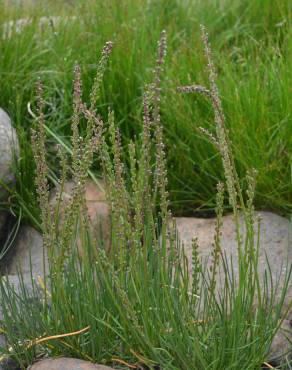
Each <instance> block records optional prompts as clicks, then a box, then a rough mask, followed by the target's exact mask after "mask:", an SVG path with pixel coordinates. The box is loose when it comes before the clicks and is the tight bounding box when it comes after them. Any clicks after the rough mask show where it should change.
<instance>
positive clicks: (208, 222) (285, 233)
mask: <svg viewBox="0 0 292 370" xmlns="http://www.w3.org/2000/svg"><path fill="white" fill-rule="evenodd" d="M256 216H259V217H260V218H261V228H260V238H261V239H260V250H259V266H258V271H259V276H260V278H262V277H263V276H264V272H265V270H267V268H268V266H267V261H266V256H267V258H268V261H269V262H270V267H271V274H272V277H273V281H276V279H278V278H279V277H280V286H281V282H283V278H284V275H285V272H286V263H287V262H288V263H289V264H290V263H291V262H292V240H291V235H290V230H291V224H290V222H289V221H288V220H287V219H286V218H283V217H281V216H278V215H276V214H273V213H271V212H257V213H256ZM176 223H177V228H178V235H179V237H180V240H181V241H182V243H183V245H184V249H185V252H186V255H187V258H188V261H189V262H188V263H189V269H190V271H191V257H192V247H191V240H192V238H193V237H197V238H198V245H199V254H200V255H201V257H202V258H203V259H206V260H207V266H208V265H209V266H210V263H211V259H210V258H209V256H210V253H211V251H212V243H213V240H214V231H215V223H216V219H215V218H212V219H200V218H185V217H178V218H176ZM241 224H243V222H242V221H241ZM242 230H244V227H243V226H242ZM221 231H222V238H221V245H222V250H223V251H224V252H226V256H227V257H228V258H229V260H230V257H231V256H232V260H233V265H234V271H235V273H237V268H236V267H237V261H238V258H237V242H236V233H235V226H234V222H233V216H232V215H228V216H225V217H223V226H222V229H221ZM243 235H244V233H243ZM222 283H223V282H222V281H220V278H218V279H217V284H218V287H217V288H218V290H220V286H221V284H222ZM280 293H281V291H280V290H279V292H278V296H279V295H280ZM291 299H292V286H291V284H289V289H288V292H287V296H286V299H285V302H284V310H285V309H286V308H288V305H289V303H290V302H291ZM291 318H292V311H291V313H290V314H289V315H288V317H287V320H285V321H284V323H283V325H282V328H281V330H279V331H278V333H277V334H276V336H275V338H274V341H273V344H272V347H271V350H270V358H281V357H282V356H283V355H284V354H285V353H286V352H287V351H288V350H290V351H291V344H289V341H288V340H287V339H286V335H285V334H284V332H285V328H286V327H287V322H288V321H289V320H290V319H291ZM290 333H291V334H292V328H291V326H290ZM291 338H292V335H290V339H291ZM289 347H290V348H289Z"/></svg>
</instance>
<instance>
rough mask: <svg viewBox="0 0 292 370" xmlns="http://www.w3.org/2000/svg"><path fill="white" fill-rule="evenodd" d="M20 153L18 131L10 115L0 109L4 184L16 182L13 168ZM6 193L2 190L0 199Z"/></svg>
mask: <svg viewBox="0 0 292 370" xmlns="http://www.w3.org/2000/svg"><path fill="white" fill-rule="evenodd" d="M18 152H19V146H18V140H17V135H16V131H15V129H14V128H13V127H12V123H11V120H10V118H9V116H8V114H7V113H6V112H5V111H4V110H3V109H1V108H0V180H1V181H3V182H4V183H11V182H13V180H14V174H13V171H12V170H11V166H12V164H13V161H14V158H15V156H17V155H18ZM5 193H6V192H5V191H4V190H3V189H2V190H1V192H0V197H1V196H3V194H5Z"/></svg>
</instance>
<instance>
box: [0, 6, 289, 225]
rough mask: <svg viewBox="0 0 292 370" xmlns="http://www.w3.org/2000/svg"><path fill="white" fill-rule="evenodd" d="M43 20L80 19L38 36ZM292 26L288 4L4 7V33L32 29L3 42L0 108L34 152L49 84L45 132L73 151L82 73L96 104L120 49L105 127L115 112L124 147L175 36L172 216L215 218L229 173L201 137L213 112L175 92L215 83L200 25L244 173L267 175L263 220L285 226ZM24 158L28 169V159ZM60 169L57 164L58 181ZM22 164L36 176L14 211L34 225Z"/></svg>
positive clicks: (106, 100) (169, 89) (166, 107)
mask: <svg viewBox="0 0 292 370" xmlns="http://www.w3.org/2000/svg"><path fill="white" fill-rule="evenodd" d="M72 4H73V5H72ZM44 14H49V15H62V14H66V15H67V16H68V17H70V16H77V19H76V20H74V21H71V22H63V23H61V24H60V25H59V26H58V27H55V28H53V27H51V26H47V27H44V29H43V30H41V31H40V30H39V27H38V18H39V17H40V16H42V15H44ZM291 15H292V3H291V1H290V0H276V1H275V0H273V1H272V0H261V1H248V0H232V1H231V0H220V1H219V0H218V1H214V0H193V1H187V0H186V1H178V0H159V1H142V0H135V1H134V0H127V1H124V2H121V1H114V0H113V1H110V2H109V3H108V2H107V3H106V4H105V3H104V2H102V1H99V0H95V1H93V0H90V1H78V2H75V3H74V2H73V3H70V2H68V3H65V4H64V3H63V2H51V3H47V2H46V4H45V5H42V3H40V6H36V7H33V8H29V7H27V8H25V9H21V8H18V9H17V8H16V9H15V8H13V9H11V8H4V6H2V9H1V12H0V24H3V22H5V21H7V20H11V19H12V20H13V19H18V18H20V17H25V16H31V17H32V19H33V22H32V24H31V25H29V26H27V27H26V28H25V29H24V30H23V32H22V33H21V34H15V35H14V36H13V37H12V38H10V39H8V40H1V41H0V79H1V87H0V89H1V91H0V106H2V107H3V108H5V109H6V110H8V112H9V113H10V114H11V116H12V118H13V120H14V122H15V125H16V127H17V128H18V129H19V130H22V129H24V130H26V131H27V133H28V134H27V139H25V137H24V136H23V137H22V139H21V142H22V145H23V147H26V148H27V146H28V145H29V144H28V142H29V127H31V125H32V117H31V116H30V114H29V113H28V110H27V103H28V102H32V103H33V100H34V86H35V82H36V80H37V78H38V77H40V78H41V79H42V80H43V82H44V85H45V86H46V92H45V98H46V102H47V112H46V116H47V117H46V120H47V124H48V126H49V127H50V129H51V130H53V132H54V133H55V134H56V135H58V136H59V138H60V139H61V140H65V141H66V140H68V136H69V134H70V130H69V126H70V125H69V121H70V116H71V106H72V99H71V91H72V82H71V81H72V70H73V65H74V62H75V61H76V60H78V61H80V63H81V66H82V71H83V75H84V98H85V100H88V94H89V87H90V81H91V79H92V77H93V75H94V73H95V67H96V65H95V64H94V62H93V61H95V60H96V58H97V57H98V55H99V50H100V49H101V46H102V45H103V43H104V42H105V41H106V40H109V39H111V40H113V41H114V43H115V46H114V51H113V55H112V59H111V65H110V68H109V71H108V73H107V75H106V81H107V86H106V89H103V92H102V99H101V101H100V104H99V109H100V112H101V114H102V115H103V116H104V117H105V115H106V111H107V108H106V107H107V106H108V105H110V106H111V107H112V109H113V110H114V111H115V115H116V121H117V123H118V126H119V127H120V128H121V131H122V135H123V139H124V141H123V143H124V144H126V143H127V142H128V141H129V139H130V138H133V137H134V136H135V135H137V134H138V133H139V132H140V131H141V123H140V122H141V121H140V118H141V104H140V101H141V95H142V91H143V84H144V82H147V81H149V79H150V76H151V66H152V65H153V56H154V50H155V47H156V40H157V38H158V35H159V34H160V32H161V30H162V29H166V31H167V34H168V45H169V54H168V55H169V57H168V58H167V61H166V72H165V73H166V79H165V82H164V85H163V91H164V100H163V102H162V119H163V121H164V123H165V135H166V146H167V159H168V172H169V189H170V192H171V206H172V208H173V210H174V211H175V212H176V213H177V214H193V213H194V212H195V211H198V210H214V206H215V197H214V193H215V188H216V183H217V182H218V180H220V179H221V180H222V173H223V172H222V166H221V163H220V159H219V157H218V155H217V153H216V150H215V149H214V147H213V146H212V144H210V143H209V142H208V141H207V140H206V138H204V137H202V135H201V134H200V133H199V132H197V131H196V130H194V129H193V127H194V126H195V127H199V126H203V127H206V128H209V127H210V126H211V122H212V120H213V117H212V111H211V109H210V106H209V105H208V103H206V102H205V101H204V100H203V99H202V98H201V97H197V98H194V97H192V96H190V97H184V98H183V97H181V96H180V95H179V94H177V92H176V86H178V85H182V84H188V83H193V82H196V83H202V84H203V83H204V82H205V80H206V77H205V73H204V68H203V63H204V62H203V56H202V52H201V50H200V48H199V44H200V33H199V31H198V30H199V24H200V23H203V24H205V25H206V26H207V28H208V30H209V32H210V39H211V43H212V46H213V50H214V55H215V61H216V64H217V65H218V69H219V80H218V84H219V87H220V91H221V94H222V97H223V105H224V109H225V113H226V118H227V123H226V124H227V126H228V128H229V131H230V138H231V141H232V144H233V149H234V151H235V154H236V164H237V168H238V171H239V173H240V174H241V175H244V174H245V172H246V170H247V169H248V168H250V167H255V168H256V169H257V170H258V172H259V174H258V179H257V181H258V185H257V192H256V197H255V205H256V207H257V208H258V209H268V210H275V211H276V212H278V213H280V214H288V213H289V212H290V211H291V204H292V199H291V168H292V162H291V145H292V141H291V137H292V135H291V134H292V132H291V131H292V125H291V105H292V101H291V96H292V95H291V78H292V67H291V63H290V62H289V61H290V59H291V54H292V42H291ZM32 106H33V105H32ZM52 141H54V140H53V139H52V138H50V139H49V142H52ZM25 151H26V154H24V155H28V158H29V157H30V154H29V149H25ZM23 153H24V151H23ZM54 158H55V156H54V155H53V154H52V155H51V160H50V165H51V168H52V170H53V171H55V170H56V167H57V164H56V163H55V160H54ZM23 163H26V164H27V166H28V167H27V169H26V168H25V165H24V166H23V168H22V179H21V181H22V185H20V186H21V187H22V194H24V195H23V199H22V201H21V200H17V201H16V205H15V208H17V207H18V208H19V206H20V207H22V205H24V204H25V205H26V208H27V209H28V210H29V212H26V211H24V212H23V215H24V217H27V218H28V219H31V217H30V215H31V214H33V215H36V214H37V211H36V210H35V209H34V206H33V207H32V206H31V204H34V202H32V203H31V202H30V201H29V200H30V196H27V193H28V192H30V190H31V189H30V182H31V171H30V167H31V165H30V163H29V160H27V159H24V162H23ZM96 168H97V167H96ZM97 169H98V168H97ZM242 185H243V186H245V184H244V183H243V184H242ZM27 187H28V190H26V188H27ZM25 193H26V195H25ZM17 198H20V197H19V196H18V197H17ZM226 206H227V205H226ZM32 222H34V221H32Z"/></svg>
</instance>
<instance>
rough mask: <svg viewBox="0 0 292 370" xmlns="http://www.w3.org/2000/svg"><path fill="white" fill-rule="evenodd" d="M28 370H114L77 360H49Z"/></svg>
mask: <svg viewBox="0 0 292 370" xmlns="http://www.w3.org/2000/svg"><path fill="white" fill-rule="evenodd" d="M27 370H113V369H112V368H111V367H108V366H104V365H96V364H93V363H91V362H89V361H84V360H79V359H75V358H66V357H60V358H48V359H45V360H41V361H39V362H36V363H35V364H34V365H32V366H30V367H29V368H28V369H27Z"/></svg>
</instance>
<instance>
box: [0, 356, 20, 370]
mask: <svg viewBox="0 0 292 370" xmlns="http://www.w3.org/2000/svg"><path fill="white" fill-rule="evenodd" d="M0 370H21V369H20V367H19V365H18V364H17V362H16V361H15V360H13V359H12V358H10V357H4V358H3V359H1V360H0Z"/></svg>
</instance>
